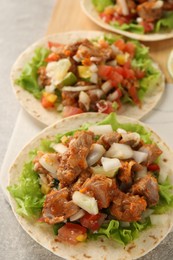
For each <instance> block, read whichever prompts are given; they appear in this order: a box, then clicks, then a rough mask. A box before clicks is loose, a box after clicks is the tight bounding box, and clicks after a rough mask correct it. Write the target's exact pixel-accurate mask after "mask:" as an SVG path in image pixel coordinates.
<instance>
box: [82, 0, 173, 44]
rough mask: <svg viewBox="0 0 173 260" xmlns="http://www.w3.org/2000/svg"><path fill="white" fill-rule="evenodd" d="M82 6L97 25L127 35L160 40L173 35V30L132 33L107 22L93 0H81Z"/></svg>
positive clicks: (148, 39)
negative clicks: (100, 14) (101, 16)
mask: <svg viewBox="0 0 173 260" xmlns="http://www.w3.org/2000/svg"><path fill="white" fill-rule="evenodd" d="M81 7H82V9H83V11H84V13H85V14H86V15H87V16H88V17H89V18H90V19H91V20H92V21H93V22H94V23H96V24H97V25H99V26H101V27H102V28H104V29H106V30H109V31H112V32H115V33H118V34H122V35H124V36H126V37H129V38H132V39H136V40H140V41H151V42H152V41H160V40H166V39H170V38H172V37H173V31H170V32H163V33H150V34H137V33H131V32H128V31H123V30H120V29H117V28H115V27H113V26H111V25H109V24H107V23H105V22H104V21H103V20H102V19H101V18H100V16H99V13H98V12H97V11H96V9H95V7H94V5H93V4H92V0H81Z"/></svg>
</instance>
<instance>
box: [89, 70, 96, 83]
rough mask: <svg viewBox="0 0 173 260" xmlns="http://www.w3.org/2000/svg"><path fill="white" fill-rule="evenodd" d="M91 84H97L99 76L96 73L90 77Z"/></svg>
mask: <svg viewBox="0 0 173 260" xmlns="http://www.w3.org/2000/svg"><path fill="white" fill-rule="evenodd" d="M90 82H92V83H95V84H97V82H98V74H97V73H96V72H92V74H91V77H90Z"/></svg>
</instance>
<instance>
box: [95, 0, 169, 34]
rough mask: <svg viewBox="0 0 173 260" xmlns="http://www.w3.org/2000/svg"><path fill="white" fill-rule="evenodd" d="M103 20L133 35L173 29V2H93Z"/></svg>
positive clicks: (109, 0) (131, 0) (106, 0)
mask: <svg viewBox="0 0 173 260" xmlns="http://www.w3.org/2000/svg"><path fill="white" fill-rule="evenodd" d="M92 3H93V4H94V6H95V7H96V9H97V11H98V12H99V15H100V17H101V19H102V20H103V21H104V22H105V23H108V24H110V25H111V26H113V27H115V28H117V29H121V30H125V31H130V32H133V33H141V34H143V33H152V32H162V31H163V30H167V31H169V30H172V29H173V1H172V0H166V1H161V0H149V1H148V0H147V1H145V0H139V1H133V0H117V1H115V0H104V1H102V0H92Z"/></svg>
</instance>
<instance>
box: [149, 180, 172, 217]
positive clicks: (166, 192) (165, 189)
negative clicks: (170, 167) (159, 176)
mask: <svg viewBox="0 0 173 260" xmlns="http://www.w3.org/2000/svg"><path fill="white" fill-rule="evenodd" d="M159 196H160V199H159V203H158V204H157V205H156V206H155V207H153V208H154V213H156V214H163V213H165V212H167V211H168V210H170V209H172V208H173V186H172V184H171V182H170V181H169V179H168V178H167V179H166V180H165V181H164V182H163V183H161V184H159Z"/></svg>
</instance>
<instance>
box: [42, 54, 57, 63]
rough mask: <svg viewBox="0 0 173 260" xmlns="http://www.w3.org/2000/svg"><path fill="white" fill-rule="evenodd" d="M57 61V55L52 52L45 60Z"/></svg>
mask: <svg viewBox="0 0 173 260" xmlns="http://www.w3.org/2000/svg"><path fill="white" fill-rule="evenodd" d="M57 60H59V55H58V54H57V53H54V52H52V53H50V54H49V55H48V57H47V58H46V59H45V61H46V62H51V61H57Z"/></svg>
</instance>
